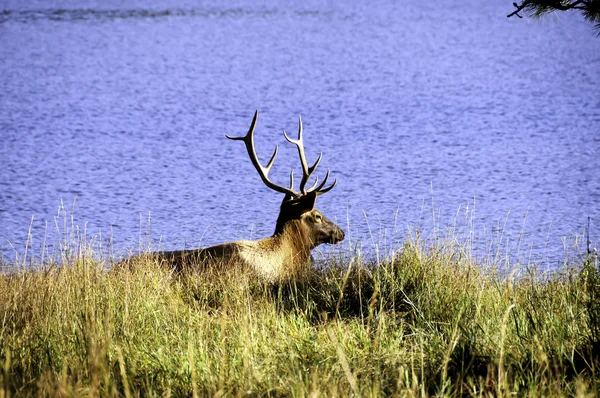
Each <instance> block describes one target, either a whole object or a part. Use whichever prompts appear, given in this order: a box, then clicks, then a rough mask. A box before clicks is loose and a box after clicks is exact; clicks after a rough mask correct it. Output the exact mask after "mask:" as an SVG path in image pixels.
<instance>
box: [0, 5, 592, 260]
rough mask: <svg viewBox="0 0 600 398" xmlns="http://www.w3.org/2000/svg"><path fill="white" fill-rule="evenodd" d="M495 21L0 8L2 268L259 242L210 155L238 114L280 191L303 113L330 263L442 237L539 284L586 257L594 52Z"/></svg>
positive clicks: (433, 15)
mask: <svg viewBox="0 0 600 398" xmlns="http://www.w3.org/2000/svg"><path fill="white" fill-rule="evenodd" d="M511 3H512V2H510V1H508V0H507V1H504V0H502V1H500V0H495V1H489V2H481V1H474V0H472V1H461V2H453V1H452V2H451V1H437V2H412V3H406V2H395V1H391V0H382V1H374V2H372V1H370V2H355V1H348V2H343V1H342V2H337V1H336V2H334V1H329V2H328V1H306V2H293V1H287V2H286V1H273V2H266V1H244V2H241V1H239V2H238V1H232V2H221V1H128V0H124V1H116V0H108V1H75V0H73V1H50V2H49V1H28V2H21V1H13V0H9V1H6V0H4V1H2V2H0V134H1V136H0V258H1V259H2V260H3V261H4V262H12V261H15V258H16V256H18V257H19V258H20V259H22V258H23V257H24V255H25V253H26V252H27V255H28V256H29V258H31V256H36V257H39V256H41V255H42V254H43V255H45V256H48V255H53V253H56V250H58V249H57V247H58V246H57V244H58V243H60V242H61V241H62V240H64V239H65V237H66V238H67V240H68V239H70V235H79V236H80V237H82V236H83V235H85V236H86V239H87V240H88V241H90V242H93V243H94V244H95V245H98V246H101V249H99V250H107V251H108V252H110V253H111V254H112V255H115V256H117V257H118V256H120V255H123V254H124V253H126V251H127V249H130V250H133V251H136V250H138V248H139V246H140V242H142V243H143V244H146V243H147V242H148V241H151V242H152V243H153V245H154V246H155V247H161V248H164V249H175V248H182V247H197V246H203V245H209V244H215V243H220V242H223V241H229V240H234V239H240V238H259V237H263V236H267V235H270V234H271V233H272V231H273V229H274V225H275V219H276V217H277V212H278V207H279V203H280V201H281V199H282V198H281V195H280V194H277V193H275V192H272V191H270V190H269V189H268V188H266V187H265V186H264V185H263V184H262V182H261V181H260V179H259V177H258V175H257V173H256V171H255V170H254V168H253V167H252V165H251V163H250V161H249V160H248V158H247V155H246V152H245V149H244V146H243V145H242V143H240V142H234V141H229V140H227V139H226V138H225V134H230V135H240V136H241V135H244V134H245V133H246V132H247V130H248V127H249V125H250V122H251V119H252V115H253V113H254V111H255V110H256V109H258V110H259V111H260V116H259V120H258V125H257V129H256V147H257V152H258V153H259V157H260V158H261V160H262V161H263V162H265V163H266V161H267V160H268V158H269V156H270V155H271V153H272V151H273V147H274V146H275V145H276V144H279V146H280V151H279V155H278V157H277V160H276V162H275V166H274V170H273V171H272V173H271V174H272V178H273V180H275V181H277V182H279V183H280V184H282V185H285V184H287V181H288V174H289V170H290V168H291V167H295V168H296V176H299V174H300V169H299V162H298V158H297V153H296V152H295V148H294V147H293V146H292V145H290V144H288V143H286V142H285V140H284V138H283V135H282V130H283V129H285V130H286V131H288V132H289V133H290V134H292V135H295V134H296V130H297V123H298V122H297V118H298V115H302V118H303V122H304V131H305V134H304V138H305V145H306V151H307V157H308V161H309V162H313V161H314V160H315V159H316V157H317V156H318V154H319V153H320V152H323V154H324V155H323V160H322V162H321V166H320V172H318V174H320V175H321V178H322V177H323V176H324V173H325V171H326V169H327V168H330V169H331V175H332V178H337V181H338V186H337V187H336V188H335V189H333V190H332V191H331V192H329V193H327V194H325V195H323V196H320V197H319V200H318V207H319V209H320V210H322V211H323V213H325V214H326V215H327V216H328V217H329V218H332V219H335V220H337V221H338V223H339V224H340V226H342V227H343V229H345V230H346V232H347V239H346V241H345V242H344V243H343V244H342V246H341V248H342V249H343V250H346V249H354V248H356V247H358V248H360V249H361V251H363V252H364V253H365V255H367V253H371V254H373V253H375V252H376V251H378V250H379V251H385V250H389V249H390V248H392V249H393V248H398V247H399V244H400V243H401V242H403V241H404V240H405V239H407V237H408V236H409V234H410V232H409V231H417V230H418V231H420V233H421V235H422V236H425V237H432V236H436V235H445V234H446V233H447V231H448V230H450V231H453V233H454V234H455V235H456V236H458V237H460V238H461V239H463V238H465V239H470V240H471V241H473V242H474V246H475V249H476V251H477V253H478V255H481V256H483V257H485V256H488V255H490V254H492V255H499V256H506V255H507V253H508V254H509V255H510V256H511V261H519V262H523V263H536V264H542V265H546V266H548V267H554V266H556V265H558V264H560V263H561V261H563V260H564V258H565V256H567V257H568V256H571V255H574V256H576V255H577V254H579V253H581V250H583V249H585V241H586V238H583V237H582V235H583V234H584V233H585V230H586V229H587V224H588V218H590V219H591V223H590V225H591V231H590V238H591V241H592V245H597V242H598V240H599V238H600V156H599V155H600V38H597V37H596V36H595V35H594V32H593V30H592V26H591V24H589V23H587V22H585V21H583V19H582V18H581V17H580V16H579V15H577V14H560V15H558V16H549V17H548V18H546V19H544V20H542V21H541V22H540V21H537V20H530V19H528V18H524V19H517V18H510V19H508V18H506V14H508V13H509V12H511V11H512V10H513V7H512V5H511ZM26 248H27V250H26ZM335 250H337V249H335ZM323 251H324V252H325V253H327V251H328V249H327V248H324V250H323Z"/></svg>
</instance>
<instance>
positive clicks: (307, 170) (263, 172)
mask: <svg viewBox="0 0 600 398" xmlns="http://www.w3.org/2000/svg"><path fill="white" fill-rule="evenodd" d="M257 119H258V111H256V112H254V118H253V119H252V123H251V124H250V129H249V130H248V134H246V135H245V136H244V137H230V136H229V135H227V136H226V137H227V138H229V139H230V140H237V141H244V144H246V150H247V151H248V156H249V157H250V161H252V164H253V165H254V168H255V169H256V171H258V174H259V175H260V178H261V179H262V181H263V182H264V183H265V185H266V186H267V187H269V188H271V189H272V190H274V191H277V192H281V193H283V194H286V195H290V196H292V197H293V198H295V199H298V198H300V197H302V196H304V195H306V194H308V193H310V192H315V193H316V195H317V196H318V195H321V194H324V193H325V192H328V191H330V190H331V189H332V188H333V187H335V185H336V184H337V180H334V181H333V184H331V185H330V186H329V187H327V188H325V189H323V187H324V186H325V184H326V183H327V179H328V178H329V169H327V174H326V175H325V179H324V180H323V182H322V183H321V184H320V185H319V186H318V187H317V183H318V182H319V177H318V176H317V177H316V178H315V183H314V184H313V186H312V187H310V188H309V189H306V183H307V182H308V180H309V179H310V177H311V175H312V173H313V172H314V171H315V169H316V168H317V166H318V165H319V162H320V161H321V157H322V156H323V154H322V153H321V154H320V155H319V158H318V159H317V161H316V162H315V164H314V165H313V166H312V167H308V164H307V163H306V156H305V154H304V143H303V141H302V119H301V118H300V119H299V127H298V139H296V140H293V139H291V138H290V137H288V136H287V134H286V133H285V131H284V132H283V135H284V136H285V139H286V140H288V142H290V143H292V144H294V145H296V147H297V148H298V154H299V155H300V163H301V164H302V180H301V181H300V192H296V191H294V170H293V169H292V171H291V173H290V187H289V188H284V187H282V186H280V185H277V184H275V183H274V182H273V181H271V180H269V171H270V170H271V166H273V162H275V157H276V156H277V151H278V149H279V147H278V146H275V151H274V152H273V155H272V156H271V159H270V160H269V162H268V163H267V166H266V167H263V166H262V165H261V164H260V162H259V161H258V156H257V155H256V149H255V148H254V128H255V127H256V120H257Z"/></svg>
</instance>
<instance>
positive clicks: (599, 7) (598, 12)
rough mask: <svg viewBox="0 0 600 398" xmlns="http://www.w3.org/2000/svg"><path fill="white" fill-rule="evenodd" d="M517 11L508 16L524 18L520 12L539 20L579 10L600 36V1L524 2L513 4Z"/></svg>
mask: <svg viewBox="0 0 600 398" xmlns="http://www.w3.org/2000/svg"><path fill="white" fill-rule="evenodd" d="M513 6H514V7H515V11H513V12H511V13H510V14H508V15H507V16H508V17H509V18H510V17H512V16H513V15H516V16H517V17H519V18H523V17H522V16H521V15H520V14H519V12H521V11H525V12H528V13H529V14H530V15H531V16H532V17H535V18H539V17H541V16H543V15H546V14H549V13H551V12H556V11H569V10H577V11H579V12H581V14H582V15H583V17H584V18H585V19H586V20H587V21H589V22H591V23H592V24H594V29H595V30H596V32H597V34H598V35H600V0H576V1H573V0H522V1H521V2H520V3H519V4H517V3H513Z"/></svg>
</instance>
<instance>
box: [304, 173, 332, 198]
mask: <svg viewBox="0 0 600 398" xmlns="http://www.w3.org/2000/svg"><path fill="white" fill-rule="evenodd" d="M329 171H330V170H329V169H327V174H325V178H324V179H323V182H322V183H321V185H319V186H318V187H317V188H316V189H313V188H311V189H310V190H309V192H313V191H315V192H316V193H317V196H319V195H322V194H324V193H325V192H329V191H331V190H332V189H333V187H335V186H336V185H337V178H336V179H335V180H333V184H331V185H330V186H328V187H327V188H325V189H323V187H324V186H325V184H326V183H327V179H328V178H329ZM315 185H317V184H315ZM313 187H314V186H313Z"/></svg>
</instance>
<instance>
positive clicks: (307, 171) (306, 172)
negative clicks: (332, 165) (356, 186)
mask: <svg viewBox="0 0 600 398" xmlns="http://www.w3.org/2000/svg"><path fill="white" fill-rule="evenodd" d="M283 135H284V136H285V139H286V140H287V141H288V142H289V143H292V144H294V145H296V147H297V148H298V155H299V156H300V163H301V164H302V180H301V181H300V192H302V195H306V194H307V193H309V192H314V191H316V193H317V196H318V195H321V194H324V193H325V192H328V191H330V190H331V189H332V188H333V187H335V185H336V184H337V179H336V180H334V181H333V184H331V186H329V187H327V188H325V189H322V188H323V187H324V186H325V184H326V183H327V179H328V178H329V169H327V174H326V175H325V179H324V180H323V182H322V183H321V185H319V186H318V188H316V189H315V187H316V186H317V183H318V182H319V176H317V177H316V178H315V183H314V184H313V186H312V187H310V188H309V189H306V183H307V182H308V180H309V179H310V177H311V175H312V173H313V172H314V171H315V169H316V168H317V166H319V162H321V158H322V157H323V152H321V153H320V154H319V157H318V158H317V160H316V161H315V164H313V165H312V167H308V163H307V162H306V155H305V153H304V141H303V140H302V118H301V117H300V116H298V139H296V140H293V139H291V138H290V137H288V135H287V134H286V132H285V130H284V131H283Z"/></svg>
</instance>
